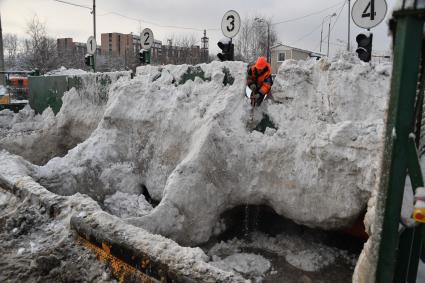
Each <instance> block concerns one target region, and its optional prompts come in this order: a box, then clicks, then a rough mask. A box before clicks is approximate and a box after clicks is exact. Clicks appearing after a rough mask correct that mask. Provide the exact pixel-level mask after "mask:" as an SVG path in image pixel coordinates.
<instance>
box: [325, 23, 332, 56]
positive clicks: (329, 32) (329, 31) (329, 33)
mask: <svg viewBox="0 0 425 283" xmlns="http://www.w3.org/2000/svg"><path fill="white" fill-rule="evenodd" d="M331 21H332V17H330V18H329V30H328V53H327V54H326V56H328V57H329V41H330V38H331Z"/></svg>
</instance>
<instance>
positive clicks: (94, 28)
mask: <svg viewBox="0 0 425 283" xmlns="http://www.w3.org/2000/svg"><path fill="white" fill-rule="evenodd" d="M93 36H94V41H95V42H96V46H95V51H94V54H93V72H95V73H96V53H97V40H96V0H93Z"/></svg>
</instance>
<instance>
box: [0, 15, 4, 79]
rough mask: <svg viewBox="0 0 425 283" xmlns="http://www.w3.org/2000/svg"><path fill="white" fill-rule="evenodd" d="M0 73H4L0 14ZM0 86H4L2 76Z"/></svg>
mask: <svg viewBox="0 0 425 283" xmlns="http://www.w3.org/2000/svg"><path fill="white" fill-rule="evenodd" d="M0 71H4V53H3V30H2V27H1V14H0ZM0 85H4V74H0Z"/></svg>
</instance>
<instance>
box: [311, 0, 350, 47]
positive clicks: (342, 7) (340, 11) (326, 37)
mask: <svg viewBox="0 0 425 283" xmlns="http://www.w3.org/2000/svg"><path fill="white" fill-rule="evenodd" d="M346 3H347V0H345V1H344V4H343V5H342V6H341V9H340V10H339V12H338V16H337V17H336V20H335V22H334V24H333V25H332V27H331V32H332V31H333V30H334V28H335V25H336V23H337V22H338V20H339V17H340V16H341V13H342V10H343V9H344V7H345V4H346ZM328 37H329V34H328V35H327V36H325V38H324V39H323V40H326V39H328ZM319 45H320V43H319V44H318V45H317V46H316V48H314V49H315V50H317V48H318V47H319Z"/></svg>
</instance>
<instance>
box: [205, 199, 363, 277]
mask: <svg viewBox="0 0 425 283" xmlns="http://www.w3.org/2000/svg"><path fill="white" fill-rule="evenodd" d="M218 223H219V224H218V225H219V226H220V228H219V229H217V230H216V232H218V231H221V234H220V235H217V237H216V238H215V239H214V240H211V241H210V242H209V243H207V244H205V245H203V246H202V248H203V249H204V251H205V252H206V253H207V254H208V255H210V256H211V260H212V264H213V265H215V266H217V267H219V268H221V269H223V270H227V271H233V272H235V273H237V274H240V275H242V276H244V277H245V278H249V279H252V280H254V281H255V282H260V281H264V282H276V280H277V279H280V280H282V278H286V280H284V282H298V281H297V280H298V279H299V278H301V277H305V278H309V279H310V280H311V282H347V281H349V279H350V278H351V276H352V274H353V271H354V266H355V263H356V261H357V258H358V256H359V254H360V251H361V249H362V247H363V244H364V240H363V239H360V238H355V237H352V236H348V235H346V234H343V233H341V232H328V231H321V230H317V229H310V228H308V227H303V226H300V225H297V224H295V223H294V222H292V221H290V220H288V219H285V218H283V217H281V216H279V215H277V214H276V213H275V212H274V211H273V209H271V208H270V207H267V206H264V205H261V206H256V205H254V206H253V205H243V206H238V207H235V208H233V209H230V210H229V211H226V212H225V213H223V214H222V217H221V218H220V220H219V222H218ZM309 282H310V281H309Z"/></svg>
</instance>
